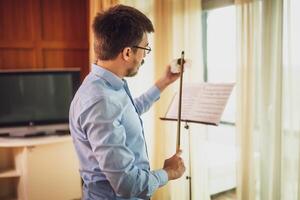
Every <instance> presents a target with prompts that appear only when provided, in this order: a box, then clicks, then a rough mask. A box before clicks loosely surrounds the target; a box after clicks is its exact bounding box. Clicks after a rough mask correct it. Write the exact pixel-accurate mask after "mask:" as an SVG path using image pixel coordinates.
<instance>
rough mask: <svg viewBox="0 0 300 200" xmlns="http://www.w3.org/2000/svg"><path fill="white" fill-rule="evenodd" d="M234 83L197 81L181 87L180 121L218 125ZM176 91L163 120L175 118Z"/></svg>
mask: <svg viewBox="0 0 300 200" xmlns="http://www.w3.org/2000/svg"><path fill="white" fill-rule="evenodd" d="M233 86H234V84H233V83H229V84H214V83H198V84H190V85H184V86H183V89H182V107H181V109H182V110H181V119H182V121H190V122H196V123H206V124H214V125H218V124H219V122H220V120H221V116H222V113H223V111H224V109H225V106H226V103H227V101H228V98H229V96H230V94H231V92H232V89H233ZM177 112H178V93H177V94H176V95H175V97H174V98H173V100H172V103H171V105H170V107H169V109H168V111H167V114H166V116H165V117H164V118H161V119H164V120H177V117H178V115H177Z"/></svg>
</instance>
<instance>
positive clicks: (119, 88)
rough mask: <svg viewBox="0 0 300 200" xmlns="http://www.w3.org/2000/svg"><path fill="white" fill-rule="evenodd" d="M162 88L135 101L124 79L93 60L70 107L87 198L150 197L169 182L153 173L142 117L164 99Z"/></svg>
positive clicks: (72, 129) (149, 91)
mask: <svg viewBox="0 0 300 200" xmlns="http://www.w3.org/2000/svg"><path fill="white" fill-rule="evenodd" d="M159 95H160V91H159V89H158V88H157V87H156V86H153V87H152V88H150V89H149V90H148V91H147V92H146V93H144V94H143V95H141V96H140V97H139V98H136V99H133V98H132V96H131V94H130V91H129V89H128V86H127V83H126V81H125V80H124V79H120V78H119V77H118V76H116V75H115V74H113V73H111V72H110V71H108V70H105V69H104V68H102V67H100V66H98V65H95V64H93V65H92V70H91V72H90V73H89V74H88V76H87V77H86V78H85V80H84V81H83V83H82V85H81V86H80V88H79V89H78V91H77V93H76V94H75V96H74V99H73V101H72V103H71V107H70V119H69V120H70V131H71V135H72V138H73V142H74V145H75V149H76V152H77V155H78V158H79V162H80V174H81V177H82V179H83V181H84V186H83V199H97V200H102V199H109V200H112V199H118V200H119V199H149V198H150V197H151V196H152V195H153V193H154V192H155V190H156V189H157V188H159V187H161V186H163V185H165V184H166V183H167V181H168V175H167V173H166V171H165V170H163V169H160V170H154V171H150V167H149V160H148V153H147V147H146V143H145V137H144V129H143V123H142V120H141V118H140V115H141V114H143V113H144V112H146V111H147V110H148V109H149V108H150V107H151V105H152V104H153V103H154V102H155V101H156V100H157V99H159Z"/></svg>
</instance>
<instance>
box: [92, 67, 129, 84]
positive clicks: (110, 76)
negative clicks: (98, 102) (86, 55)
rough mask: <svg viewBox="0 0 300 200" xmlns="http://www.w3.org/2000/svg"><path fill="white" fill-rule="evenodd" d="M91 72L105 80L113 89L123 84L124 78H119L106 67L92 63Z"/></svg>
mask: <svg viewBox="0 0 300 200" xmlns="http://www.w3.org/2000/svg"><path fill="white" fill-rule="evenodd" d="M91 71H92V73H93V74H95V75H96V76H99V77H101V78H103V79H104V80H105V81H107V82H108V83H109V84H110V85H111V86H112V88H113V89H115V90H120V89H121V88H122V87H123V85H124V80H123V79H121V78H119V77H118V76H117V75H115V74H114V73H112V72H110V71H108V70H107V69H104V68H103V67H101V66H99V65H97V64H92V70H91Z"/></svg>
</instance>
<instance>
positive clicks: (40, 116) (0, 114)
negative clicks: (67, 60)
mask: <svg viewBox="0 0 300 200" xmlns="http://www.w3.org/2000/svg"><path fill="white" fill-rule="evenodd" d="M79 84H80V71H79V69H66V70H27V71H26V70H19V71H7V70H6V71H5V70H2V71H0V96H1V97H0V135H1V134H2V135H5V134H7V135H11V136H28V135H35V134H41V133H45V134H48V133H53V132H57V131H59V130H67V129H68V119H69V107H70V103H71V100H72V98H73V96H74V94H75V92H76V90H77V88H78V87H79Z"/></svg>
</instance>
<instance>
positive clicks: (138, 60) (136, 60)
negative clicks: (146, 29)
mask: <svg viewBox="0 0 300 200" xmlns="http://www.w3.org/2000/svg"><path fill="white" fill-rule="evenodd" d="M137 46H138V47H144V48H146V47H147V46H148V37H147V34H146V33H144V35H143V38H142V41H141V42H140V43H139V44H138V45H137ZM133 56H134V57H133V59H132V62H131V66H130V68H129V69H128V71H127V75H126V76H127V77H132V76H135V75H136V74H137V73H138V71H139V68H140V67H141V65H143V64H144V62H145V61H144V57H145V56H146V51H145V49H141V48H136V53H135V54H134V55H133Z"/></svg>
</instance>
